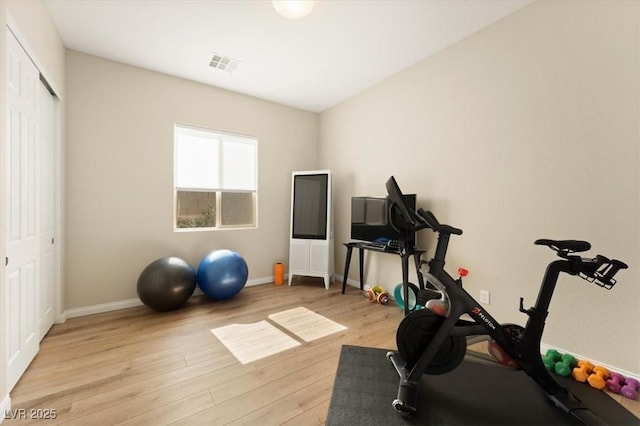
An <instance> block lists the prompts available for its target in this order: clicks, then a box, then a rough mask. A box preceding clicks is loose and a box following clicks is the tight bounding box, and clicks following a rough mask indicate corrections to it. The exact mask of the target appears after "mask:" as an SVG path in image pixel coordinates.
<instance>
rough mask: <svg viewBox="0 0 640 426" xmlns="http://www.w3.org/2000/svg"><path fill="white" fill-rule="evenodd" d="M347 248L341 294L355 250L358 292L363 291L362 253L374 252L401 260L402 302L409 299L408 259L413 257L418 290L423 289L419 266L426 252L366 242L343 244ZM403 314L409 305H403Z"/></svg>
mask: <svg viewBox="0 0 640 426" xmlns="http://www.w3.org/2000/svg"><path fill="white" fill-rule="evenodd" d="M343 245H344V246H345V247H346V248H347V257H346V260H345V265H344V277H343V278H342V294H344V292H345V290H346V288H347V277H348V276H349V265H350V264H351V254H352V253H353V249H354V248H357V249H358V253H359V256H360V258H359V261H360V290H364V288H363V285H364V251H365V250H369V251H374V252H378V253H388V254H395V255H396V256H400V258H401V260H402V284H403V296H404V300H408V299H409V287H408V283H409V257H410V256H413V260H414V262H415V266H416V272H417V274H418V282H419V284H420V289H424V280H423V278H422V274H421V273H420V264H421V262H422V255H423V254H424V253H426V250H420V249H418V248H416V247H411V248H408V249H395V248H391V247H388V246H381V245H378V244H372V243H366V242H349V243H344V244H343ZM404 313H405V315H406V314H408V313H409V304H408V303H405V304H404Z"/></svg>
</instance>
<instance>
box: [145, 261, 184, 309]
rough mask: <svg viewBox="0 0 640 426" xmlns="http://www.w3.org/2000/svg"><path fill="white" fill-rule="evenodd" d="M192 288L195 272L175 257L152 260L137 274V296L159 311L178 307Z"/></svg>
mask: <svg viewBox="0 0 640 426" xmlns="http://www.w3.org/2000/svg"><path fill="white" fill-rule="evenodd" d="M195 289H196V273H195V271H194V270H193V268H192V267H191V265H189V264H188V263H187V262H186V261H185V260H183V259H180V258H179V257H163V258H160V259H157V260H154V261H153V262H151V263H150V264H149V265H148V266H147V267H146V268H144V270H143V271H142V273H141V274H140V277H138V297H139V298H140V300H141V301H142V303H144V304H145V305H147V306H148V307H150V308H151V309H154V310H156V311H160V312H162V311H171V310H173V309H178V308H180V307H182V305H184V304H185V303H186V302H187V300H189V297H191V295H192V294H193V292H194V290H195Z"/></svg>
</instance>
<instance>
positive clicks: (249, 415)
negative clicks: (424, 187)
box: [3, 279, 640, 425]
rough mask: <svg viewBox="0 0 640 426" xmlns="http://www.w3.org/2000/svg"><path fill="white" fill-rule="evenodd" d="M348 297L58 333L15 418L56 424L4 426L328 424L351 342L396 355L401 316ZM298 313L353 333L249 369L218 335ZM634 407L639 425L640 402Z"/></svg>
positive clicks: (48, 341) (241, 306)
mask: <svg viewBox="0 0 640 426" xmlns="http://www.w3.org/2000/svg"><path fill="white" fill-rule="evenodd" d="M340 288H341V284H340V283H333V284H332V286H331V289H330V290H328V291H327V290H325V289H324V286H323V284H322V281H315V280H314V279H300V280H296V281H294V285H293V286H291V287H289V286H286V285H284V286H274V285H261V286H255V287H247V288H245V289H244V290H243V291H242V292H241V293H240V294H239V295H238V296H236V297H235V298H233V299H231V300H228V301H225V302H213V301H210V300H207V299H205V298H203V297H193V298H192V299H191V301H190V302H189V303H188V305H187V306H186V307H185V308H184V309H181V310H178V311H174V312H169V313H162V314H160V313H155V312H152V311H151V310H149V309H147V308H146V307H137V308H130V309H126V310H121V311H115V312H109V313H104V314H97V315H92V316H87V317H81V318H74V319H70V320H68V321H67V322H66V323H64V324H59V325H55V326H54V327H53V328H52V329H51V331H50V332H49V334H48V335H47V336H46V337H45V339H44V340H43V341H42V343H41V348H40V353H39V354H38V355H37V357H36V359H35V360H34V361H33V363H32V365H31V366H30V367H29V369H28V370H27V372H26V374H25V375H24V376H23V377H22V379H21V380H20V381H19V382H18V384H17V386H16V387H15V389H14V390H13V392H12V394H11V398H12V413H14V415H15V414H17V413H19V410H21V409H24V410H26V411H25V413H26V416H27V417H30V416H31V414H32V412H31V410H32V409H35V410H38V409H39V410H44V411H42V412H41V413H42V414H44V413H46V412H47V411H46V410H55V413H56V418H55V419H51V420H46V421H44V420H39V421H36V420H35V419H28V418H27V419H22V420H5V421H4V423H3V424H7V425H12V424H19V425H25V424H30V423H32V422H33V423H35V422H38V423H42V424H47V425H55V424H65V425H94V424H96V425H97V424H99V425H112V424H132V425H133V424H145V425H161V424H175V425H201V424H206V425H219V424H220V425H222V424H225V425H226V424H234V425H240V424H247V425H249V424H251V425H253V424H261V425H263V424H283V425H320V424H324V423H325V420H326V414H327V410H328V407H329V400H330V398H331V389H332V386H333V381H334V378H335V371H336V368H337V365H338V357H339V353H340V347H341V345H343V344H350V345H359V346H368V347H379V348H390V349H394V348H395V330H396V327H397V325H398V323H399V322H400V320H401V319H402V312H401V310H400V309H398V308H397V307H396V306H395V305H387V306H383V305H379V304H373V303H369V302H367V301H366V300H365V299H364V298H363V297H362V296H361V294H360V292H359V291H358V290H357V289H355V288H353V287H348V289H347V294H345V295H342V294H340ZM298 306H305V307H307V308H308V309H311V310H313V311H315V312H317V313H319V314H321V315H324V316H325V317H327V318H330V319H332V320H334V321H336V322H339V323H340V324H343V325H345V326H347V327H348V329H347V330H345V331H342V332H339V333H336V334H333V335H331V336H327V337H324V338H321V339H319V340H316V341H313V342H310V343H304V344H302V345H301V346H298V347H296V348H293V349H290V350H287V351H285V352H282V353H280V354H277V355H273V356H271V357H268V358H264V359H261V360H258V361H256V362H253V363H249V364H246V365H242V364H240V363H239V362H238V361H236V359H235V358H234V357H233V356H232V355H231V354H230V353H229V352H228V351H227V349H226V348H225V347H224V346H223V345H222V344H221V343H220V342H219V341H218V340H217V339H216V337H215V336H214V335H213V334H212V333H211V332H210V329H212V328H216V327H221V326H224V325H229V324H233V323H253V322H257V321H261V320H264V319H266V318H267V316H268V315H269V314H271V313H275V312H280V311H284V310H287V309H290V308H294V307H298ZM616 397H617V399H622V398H621V397H619V396H617V395H616ZM627 401H628V400H627ZM389 403H391V401H389ZM625 404H627V405H629V407H628V408H629V409H631V410H635V414H636V415H638V416H639V417H640V411H639V410H638V405H640V404H638V403H631V402H630V401H629V402H625Z"/></svg>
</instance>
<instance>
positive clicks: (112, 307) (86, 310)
mask: <svg viewBox="0 0 640 426" xmlns="http://www.w3.org/2000/svg"><path fill="white" fill-rule="evenodd" d="M140 305H142V302H141V301H140V299H128V300H121V301H119V302H110V303H103V304H100V305H92V306H85V307H83V308H74V309H68V310H66V311H65V312H64V314H63V315H64V316H65V317H66V318H77V317H84V316H86V315H93V314H101V313H103V312H110V311H117V310H119V309H125V308H132V307H134V306H140Z"/></svg>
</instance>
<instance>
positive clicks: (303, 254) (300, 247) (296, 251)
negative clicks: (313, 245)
mask: <svg viewBox="0 0 640 426" xmlns="http://www.w3.org/2000/svg"><path fill="white" fill-rule="evenodd" d="M289 269H290V270H292V271H299V272H301V271H308V270H309V244H308V242H307V240H295V239H292V240H291V242H290V249H289Z"/></svg>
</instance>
